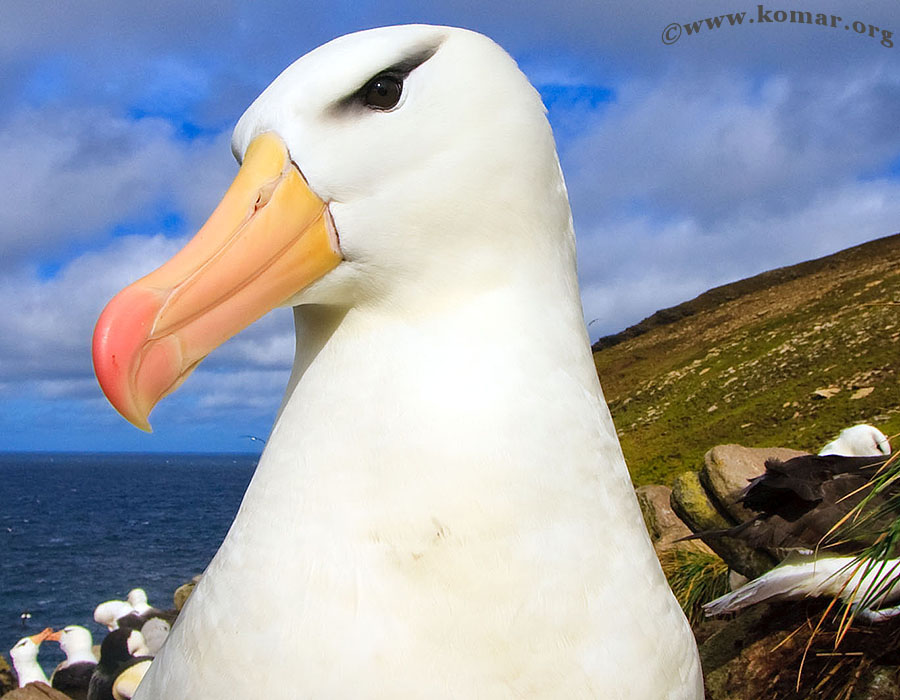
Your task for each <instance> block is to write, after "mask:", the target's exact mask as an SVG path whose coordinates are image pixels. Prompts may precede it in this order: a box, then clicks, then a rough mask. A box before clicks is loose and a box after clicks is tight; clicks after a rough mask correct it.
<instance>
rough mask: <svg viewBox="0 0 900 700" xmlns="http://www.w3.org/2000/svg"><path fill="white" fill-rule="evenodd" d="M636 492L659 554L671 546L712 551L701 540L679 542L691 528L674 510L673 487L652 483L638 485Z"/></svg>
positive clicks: (687, 534)
mask: <svg viewBox="0 0 900 700" xmlns="http://www.w3.org/2000/svg"><path fill="white" fill-rule="evenodd" d="M635 494H636V495H637V499H638V504H640V506H641V513H642V514H643V516H644V523H645V524H646V526H647V531H648V532H649V533H650V539H651V540H652V541H653V546H654V548H655V549H656V553H657V554H659V553H660V552H662V551H663V550H665V549H669V548H670V547H687V548H691V549H701V550H703V551H706V552H708V553H710V554H711V553H712V550H710V549H709V547H707V546H706V544H704V543H703V542H702V541H700V540H689V541H686V542H677V540H679V539H681V538H682V537H687V536H689V535H690V534H691V529H690V528H689V527H688V526H687V525H685V524H684V523H683V522H682V521H681V519H680V518H679V517H678V516H677V515H675V511H673V510H672V505H671V499H672V489H670V488H669V487H668V486H660V485H658V484H652V485H649V486H640V487H638V488H637V489H635Z"/></svg>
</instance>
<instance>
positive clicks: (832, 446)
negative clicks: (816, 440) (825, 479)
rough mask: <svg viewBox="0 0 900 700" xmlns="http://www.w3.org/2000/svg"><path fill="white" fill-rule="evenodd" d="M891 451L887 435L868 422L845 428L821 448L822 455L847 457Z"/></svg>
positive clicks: (866, 455)
mask: <svg viewBox="0 0 900 700" xmlns="http://www.w3.org/2000/svg"><path fill="white" fill-rule="evenodd" d="M890 453H891V443H890V442H889V441H888V437H887V435H885V434H884V433H882V432H881V431H880V430H879V429H878V428H876V427H875V426H874V425H866V424H861V425H854V426H853V427H851V428H844V429H843V430H842V431H841V434H840V435H838V436H837V437H836V438H835V439H834V440H832V441H831V442H829V443H828V444H827V445H825V447H823V448H822V449H821V450H819V454H820V455H844V456H845V457H868V456H877V455H889V454H890Z"/></svg>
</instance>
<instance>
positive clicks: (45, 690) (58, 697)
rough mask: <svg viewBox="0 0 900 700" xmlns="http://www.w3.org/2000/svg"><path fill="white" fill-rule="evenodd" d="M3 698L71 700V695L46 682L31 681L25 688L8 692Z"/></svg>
mask: <svg viewBox="0 0 900 700" xmlns="http://www.w3.org/2000/svg"><path fill="white" fill-rule="evenodd" d="M2 700H69V696H68V695H64V694H63V693H61V692H60V691H58V690H55V689H54V688H51V687H50V686H49V685H47V684H46V683H29V684H28V685H26V686H25V687H24V688H16V689H15V690H12V691H10V692H8V693H7V694H6V695H4V696H3V698H2Z"/></svg>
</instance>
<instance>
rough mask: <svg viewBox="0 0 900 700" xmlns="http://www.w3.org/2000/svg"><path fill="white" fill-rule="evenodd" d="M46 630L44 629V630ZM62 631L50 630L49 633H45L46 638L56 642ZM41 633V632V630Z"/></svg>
mask: <svg viewBox="0 0 900 700" xmlns="http://www.w3.org/2000/svg"><path fill="white" fill-rule="evenodd" d="M46 631H47V630H44V632H46ZM62 633H63V631H62V630H57V631H56V632H52V633H51V634H48V635H47V640H48V641H51V642H58V641H59V638H60V637H62ZM41 634H43V632H42V633H41Z"/></svg>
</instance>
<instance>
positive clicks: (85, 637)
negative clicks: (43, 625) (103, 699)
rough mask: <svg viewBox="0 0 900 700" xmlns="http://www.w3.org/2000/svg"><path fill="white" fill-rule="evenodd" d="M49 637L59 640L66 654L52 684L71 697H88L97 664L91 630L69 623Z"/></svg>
mask: <svg viewBox="0 0 900 700" xmlns="http://www.w3.org/2000/svg"><path fill="white" fill-rule="evenodd" d="M47 639H51V640H53V641H56V642H59V648H60V649H62V651H63V653H64V654H65V655H66V660H65V661H63V662H62V663H60V664H59V665H58V666H57V667H56V669H55V670H54V671H53V675H52V676H51V677H50V685H51V686H53V687H54V688H56V689H57V690H62V691H64V692H65V693H66V694H67V695H69V696H70V697H80V698H84V697H87V689H88V685H89V684H90V681H91V674H92V673H93V672H94V668H95V667H96V666H97V657H96V656H94V649H93V647H94V639H93V637H92V636H91V633H90V631H89V630H88V629H87V628H85V627H82V626H81V625H67V626H66V627H64V628H63V629H61V630H59V631H58V632H54V633H53V634H51V635H50V636H49V637H47Z"/></svg>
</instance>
